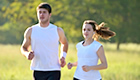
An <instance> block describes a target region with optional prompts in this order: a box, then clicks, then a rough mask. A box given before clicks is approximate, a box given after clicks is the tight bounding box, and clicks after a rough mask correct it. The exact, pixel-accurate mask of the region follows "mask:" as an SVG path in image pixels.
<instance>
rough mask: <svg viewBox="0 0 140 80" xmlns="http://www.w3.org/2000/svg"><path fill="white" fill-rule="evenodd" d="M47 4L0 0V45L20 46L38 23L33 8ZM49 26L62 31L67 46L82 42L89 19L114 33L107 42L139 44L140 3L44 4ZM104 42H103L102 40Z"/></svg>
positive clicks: (54, 0) (59, 0) (77, 0)
mask: <svg viewBox="0 0 140 80" xmlns="http://www.w3.org/2000/svg"><path fill="white" fill-rule="evenodd" d="M45 1H46V0H0V15H1V16H0V43H4V44H7V43H10V44H21V42H22V40H23V34H24V31H25V29H26V28H27V27H30V26H32V25H34V24H36V23H38V20H37V16H36V7H37V6H38V5H39V4H40V3H41V2H45ZM47 2H48V3H50V5H51V6H52V17H51V22H52V23H53V24H55V25H57V26H58V27H62V28H63V29H64V31H65V34H66V36H67V38H68V41H69V42H70V43H77V42H79V41H81V40H83V37H82V34H81V27H82V24H83V21H84V20H87V19H92V20H95V21H96V22H97V23H98V24H100V23H101V22H105V23H107V25H106V26H107V27H110V29H111V30H113V31H115V32H116V36H115V37H113V38H111V39H110V40H109V41H110V42H116V43H117V48H118V49H119V45H120V44H121V43H127V42H133V43H140V37H139V30H140V24H139V21H140V15H139V14H140V10H139V9H140V5H139V3H140V1H139V0H116V1H115V0H47ZM101 41H104V42H106V41H105V40H101Z"/></svg>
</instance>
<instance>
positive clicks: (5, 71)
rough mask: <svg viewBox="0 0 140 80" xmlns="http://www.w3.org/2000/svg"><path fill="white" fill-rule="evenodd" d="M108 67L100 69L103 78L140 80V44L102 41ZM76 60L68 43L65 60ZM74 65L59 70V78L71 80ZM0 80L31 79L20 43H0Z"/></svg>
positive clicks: (74, 51) (73, 47) (74, 49)
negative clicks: (117, 44) (117, 45)
mask: <svg viewBox="0 0 140 80" xmlns="http://www.w3.org/2000/svg"><path fill="white" fill-rule="evenodd" d="M103 46H104V49H105V54H106V57H107V61H108V68H107V69H105V70H101V71H100V73H101V76H102V79H103V80H140V45H138V44H121V46H120V50H119V51H116V44H110V43H103ZM76 60H77V56H76V48H75V44H69V50H68V54H67V57H66V62H67V63H68V62H75V61H76ZM75 69H76V67H74V68H72V69H71V70H68V69H67V67H66V66H65V67H64V68H62V71H61V80H72V78H73V75H74V71H75ZM0 80H32V71H31V70H30V61H28V60H27V59H26V58H25V57H23V56H22V54H21V53H20V45H2V44H1V45H0Z"/></svg>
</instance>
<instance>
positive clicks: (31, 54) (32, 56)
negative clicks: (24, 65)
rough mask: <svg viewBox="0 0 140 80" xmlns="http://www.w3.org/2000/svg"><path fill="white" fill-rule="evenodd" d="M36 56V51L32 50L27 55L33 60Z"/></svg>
mask: <svg viewBox="0 0 140 80" xmlns="http://www.w3.org/2000/svg"><path fill="white" fill-rule="evenodd" d="M33 58H34V52H33V51H30V52H29V54H28V56H27V59H28V60H32V59H33Z"/></svg>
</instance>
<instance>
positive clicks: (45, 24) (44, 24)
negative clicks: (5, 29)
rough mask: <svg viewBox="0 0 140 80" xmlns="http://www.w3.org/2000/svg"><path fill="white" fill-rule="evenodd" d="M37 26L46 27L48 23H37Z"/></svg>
mask: <svg viewBox="0 0 140 80" xmlns="http://www.w3.org/2000/svg"><path fill="white" fill-rule="evenodd" d="M39 24H40V26H41V27H48V25H49V22H46V23H42V22H39Z"/></svg>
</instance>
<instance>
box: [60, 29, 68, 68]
mask: <svg viewBox="0 0 140 80" xmlns="http://www.w3.org/2000/svg"><path fill="white" fill-rule="evenodd" d="M57 31H58V35H59V42H60V43H61V59H60V61H61V67H64V66H65V65H66V62H65V57H66V53H67V50H68V41H67V38H66V36H65V33H64V31H63V29H62V28H59V27H58V28H57Z"/></svg>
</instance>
